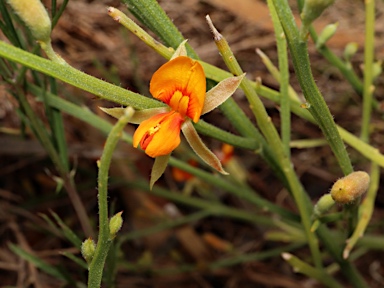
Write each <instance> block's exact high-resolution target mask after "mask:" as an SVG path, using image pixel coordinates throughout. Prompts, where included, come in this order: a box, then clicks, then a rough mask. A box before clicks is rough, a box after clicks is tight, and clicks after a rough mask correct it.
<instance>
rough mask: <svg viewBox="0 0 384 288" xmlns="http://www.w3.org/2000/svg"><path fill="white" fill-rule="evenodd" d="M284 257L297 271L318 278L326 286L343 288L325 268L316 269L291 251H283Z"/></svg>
mask: <svg viewBox="0 0 384 288" xmlns="http://www.w3.org/2000/svg"><path fill="white" fill-rule="evenodd" d="M282 257H283V258H284V260H285V261H287V262H288V263H289V264H290V265H291V266H292V267H293V269H294V270H295V272H299V273H302V274H304V275H306V276H308V277H310V278H313V279H316V280H317V281H319V282H320V283H323V284H324V285H325V286H326V287H332V288H341V287H343V286H341V284H339V283H338V282H337V281H336V280H335V279H334V278H333V277H332V276H331V275H329V274H327V273H326V272H325V271H324V270H320V269H316V268H314V267H312V266H310V265H308V264H307V263H305V262H304V261H302V260H300V259H299V258H297V257H296V256H293V255H292V254H289V253H283V254H282Z"/></svg>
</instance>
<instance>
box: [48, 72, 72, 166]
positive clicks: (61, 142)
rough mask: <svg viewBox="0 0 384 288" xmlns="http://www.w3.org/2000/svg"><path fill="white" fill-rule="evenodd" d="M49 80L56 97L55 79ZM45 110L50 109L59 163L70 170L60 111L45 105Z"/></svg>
mask: <svg viewBox="0 0 384 288" xmlns="http://www.w3.org/2000/svg"><path fill="white" fill-rule="evenodd" d="M49 80H50V86H51V93H52V94H53V95H57V83H56V79H54V78H52V77H49ZM46 106H47V107H46V109H52V111H51V112H52V121H51V123H52V125H51V129H52V134H53V136H54V140H55V144H56V149H57V151H58V153H59V156H60V159H61V162H62V163H63V165H64V166H65V168H66V169H67V171H69V170H70V167H69V160H68V149H67V142H66V139H65V130H64V122H63V117H62V115H61V111H60V110H59V109H57V108H53V107H50V106H49V105H48V104H46ZM48 107H49V108H48Z"/></svg>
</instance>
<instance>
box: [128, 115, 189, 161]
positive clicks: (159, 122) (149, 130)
mask: <svg viewBox="0 0 384 288" xmlns="http://www.w3.org/2000/svg"><path fill="white" fill-rule="evenodd" d="M183 122H184V118H183V116H181V114H180V113H178V112H175V111H171V112H168V113H161V114H158V115H155V116H152V117H151V118H149V119H148V120H145V121H143V122H142V123H141V124H140V126H139V127H138V128H137V130H136V132H135V134H134V135H133V146H134V147H137V146H138V145H139V144H140V147H141V149H143V150H145V153H147V155H149V156H151V157H153V158H155V157H157V156H162V155H167V154H169V153H171V152H172V151H173V150H174V149H175V148H176V147H177V146H179V144H180V130H181V124H182V123H183Z"/></svg>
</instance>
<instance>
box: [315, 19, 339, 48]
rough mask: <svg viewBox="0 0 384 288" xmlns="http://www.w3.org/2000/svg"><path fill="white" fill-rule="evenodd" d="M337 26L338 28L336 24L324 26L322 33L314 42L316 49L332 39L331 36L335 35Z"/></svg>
mask: <svg viewBox="0 0 384 288" xmlns="http://www.w3.org/2000/svg"><path fill="white" fill-rule="evenodd" d="M337 26H339V23H338V22H336V23H334V24H329V25H327V26H325V28H324V29H323V31H321V33H320V35H319V37H318V38H317V41H316V48H317V49H319V48H321V47H323V46H324V44H325V43H326V42H327V41H328V40H329V39H331V38H332V36H333V35H335V33H336V29H337Z"/></svg>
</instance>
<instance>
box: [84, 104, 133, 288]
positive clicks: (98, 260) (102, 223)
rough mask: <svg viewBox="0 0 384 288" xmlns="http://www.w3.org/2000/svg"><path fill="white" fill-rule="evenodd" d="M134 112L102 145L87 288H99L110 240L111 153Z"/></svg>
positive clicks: (128, 111)
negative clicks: (95, 233)
mask: <svg viewBox="0 0 384 288" xmlns="http://www.w3.org/2000/svg"><path fill="white" fill-rule="evenodd" d="M133 113H134V110H133V108H131V107H128V108H126V110H125V112H124V115H123V116H122V117H121V118H120V119H119V120H118V121H117V123H116V124H115V125H114V126H113V128H112V130H111V132H110V133H109V135H108V138H107V140H106V142H105V145H104V150H103V154H102V155H101V159H100V162H99V179H98V191H99V194H98V197H97V199H98V203H99V205H98V206H99V237H98V241H97V247H96V251H95V255H94V257H93V259H92V262H91V263H90V265H89V275H88V287H89V288H99V287H100V284H101V278H102V276H103V269H104V263H105V259H106V258H107V254H108V250H109V248H110V246H111V243H112V240H111V239H110V233H109V222H108V171H109V166H110V164H111V159H112V155H113V151H114V150H115V148H116V145H117V143H118V141H119V139H120V137H121V133H122V131H123V129H124V127H125V126H126V124H127V123H128V121H129V119H130V118H131V117H132V116H133Z"/></svg>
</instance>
